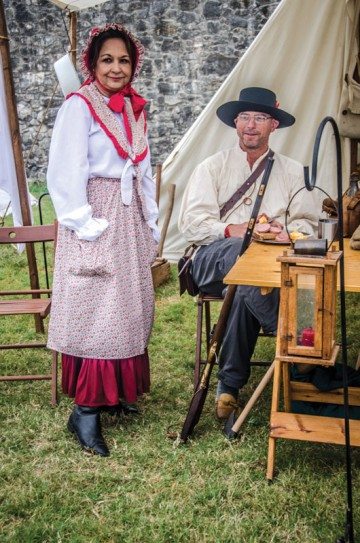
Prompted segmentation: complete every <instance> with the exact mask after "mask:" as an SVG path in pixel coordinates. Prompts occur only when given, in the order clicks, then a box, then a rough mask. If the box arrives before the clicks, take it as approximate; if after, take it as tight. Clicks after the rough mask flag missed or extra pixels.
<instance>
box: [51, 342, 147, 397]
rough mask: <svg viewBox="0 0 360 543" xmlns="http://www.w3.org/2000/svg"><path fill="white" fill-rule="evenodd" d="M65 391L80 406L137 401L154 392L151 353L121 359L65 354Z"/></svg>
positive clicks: (63, 377)
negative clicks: (138, 398)
mask: <svg viewBox="0 0 360 543" xmlns="http://www.w3.org/2000/svg"><path fill="white" fill-rule="evenodd" d="M61 362H62V390H63V392H64V394H67V395H68V396H70V398H75V403H76V404H77V405H87V406H91V407H99V406H102V405H117V404H118V403H119V401H121V400H124V401H125V402H128V403H135V402H136V400H137V397H138V396H141V395H142V394H144V393H146V392H149V391H150V365H149V357H148V354H147V352H145V353H144V354H141V355H138V356H134V357H131V358H121V359H117V360H106V359H95V358H79V357H77V356H72V355H67V354H62V357H61Z"/></svg>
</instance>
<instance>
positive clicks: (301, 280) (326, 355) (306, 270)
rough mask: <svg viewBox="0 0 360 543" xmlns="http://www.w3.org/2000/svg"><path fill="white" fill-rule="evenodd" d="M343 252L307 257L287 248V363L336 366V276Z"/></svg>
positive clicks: (283, 345) (282, 329)
mask: <svg viewBox="0 0 360 543" xmlns="http://www.w3.org/2000/svg"><path fill="white" fill-rule="evenodd" d="M340 257H341V252H339V251H331V252H327V253H326V254H325V255H324V256H321V257H319V256H316V255H314V256H303V255H298V254H296V251H285V252H284V253H283V255H282V256H279V257H278V258H277V260H278V261H280V262H281V301H280V311H279V328H278V333H279V347H280V352H279V355H280V356H279V358H280V360H283V361H284V362H295V363H304V364H323V365H328V366H329V365H333V364H334V363H335V359H336V355H337V352H338V348H337V347H336V343H335V315H336V276H337V273H336V271H337V263H338V261H339V259H340Z"/></svg>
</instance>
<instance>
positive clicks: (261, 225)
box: [252, 214, 308, 245]
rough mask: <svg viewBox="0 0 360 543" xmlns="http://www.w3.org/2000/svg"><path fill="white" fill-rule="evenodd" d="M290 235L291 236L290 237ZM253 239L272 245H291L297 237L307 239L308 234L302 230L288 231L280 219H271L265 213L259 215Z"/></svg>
mask: <svg viewBox="0 0 360 543" xmlns="http://www.w3.org/2000/svg"><path fill="white" fill-rule="evenodd" d="M289 236H290V237H289ZM252 237H253V240H255V241H258V242H259V243H268V244H270V245H290V244H291V242H294V241H295V240H297V239H306V238H307V237H308V236H307V235H306V234H303V233H302V232H297V231H294V232H290V234H289V235H288V233H287V232H286V229H285V228H284V226H283V225H282V224H280V223H279V222H278V221H274V220H273V219H269V218H268V217H267V215H265V214H263V215H260V217H258V219H257V221H256V224H255V227H254V231H253V236H252Z"/></svg>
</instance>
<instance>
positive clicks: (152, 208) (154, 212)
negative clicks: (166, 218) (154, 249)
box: [142, 152, 160, 243]
mask: <svg viewBox="0 0 360 543" xmlns="http://www.w3.org/2000/svg"><path fill="white" fill-rule="evenodd" d="M142 168H144V174H143V178H142V188H143V192H144V197H145V204H146V209H147V212H148V220H147V224H148V225H149V227H150V228H151V230H152V233H153V236H154V240H155V241H156V242H157V243H158V242H159V240H160V231H159V228H158V226H157V224H156V221H157V219H158V216H159V210H158V206H157V204H156V200H155V198H156V186H155V182H154V179H153V176H152V170H151V163H150V152H148V153H147V155H146V157H145V158H144V160H143V165H142Z"/></svg>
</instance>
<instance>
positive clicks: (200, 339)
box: [194, 292, 273, 389]
mask: <svg viewBox="0 0 360 543" xmlns="http://www.w3.org/2000/svg"><path fill="white" fill-rule="evenodd" d="M223 301H224V299H223V298H222V297H218V296H211V295H210V294H204V293H202V292H200V293H199V294H198V296H197V298H196V304H197V324H196V346H195V366H194V388H195V389H196V387H197V384H198V382H199V378H200V374H201V369H202V366H204V365H205V364H206V356H207V353H208V351H209V346H210V341H211V333H212V328H213V327H214V325H215V323H214V324H212V322H211V321H212V319H211V304H212V303H213V302H218V303H219V302H220V303H222V302H223ZM204 313H205V323H204ZM204 324H205V326H204ZM259 336H265V337H273V336H272V335H270V334H264V333H263V332H262V331H261V332H260V334H259ZM204 340H205V342H204ZM204 343H205V345H204ZM204 347H205V349H204ZM204 350H205V352H203V351H204ZM251 364H252V365H253V366H270V364H271V361H268V360H255V359H253V360H251Z"/></svg>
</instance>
